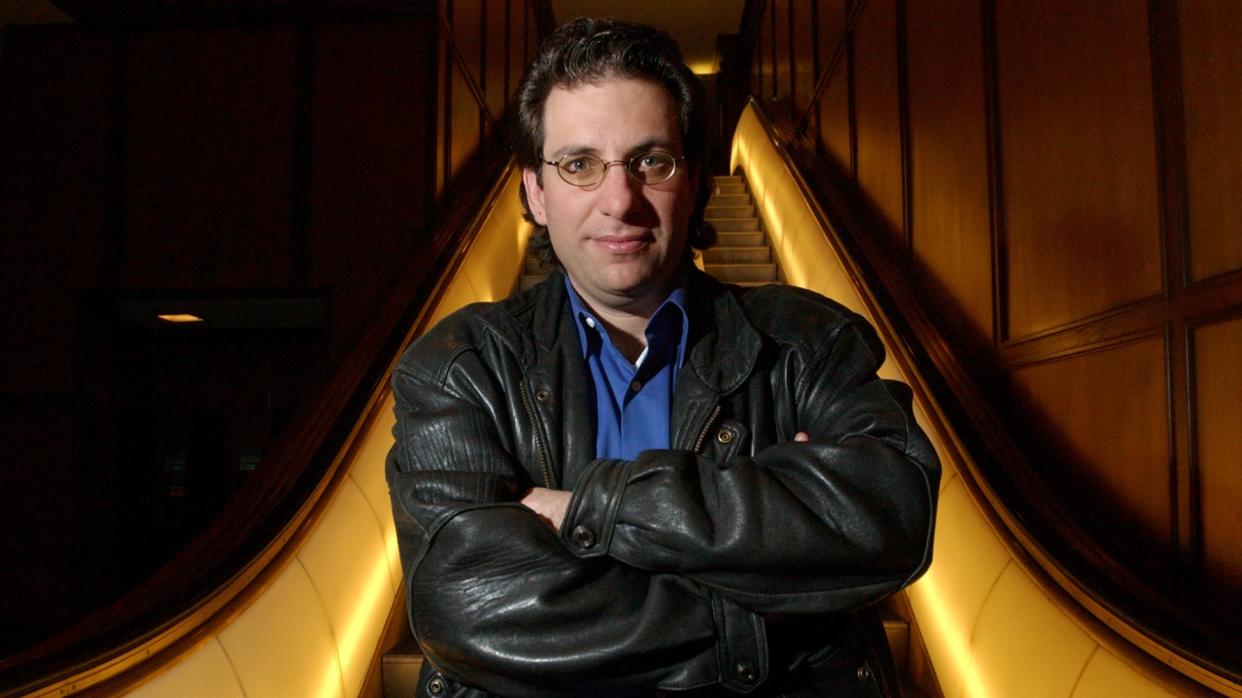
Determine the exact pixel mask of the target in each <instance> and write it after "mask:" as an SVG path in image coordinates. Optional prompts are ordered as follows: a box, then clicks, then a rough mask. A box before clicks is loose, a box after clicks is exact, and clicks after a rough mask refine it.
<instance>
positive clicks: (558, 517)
mask: <svg viewBox="0 0 1242 698" xmlns="http://www.w3.org/2000/svg"><path fill="white" fill-rule="evenodd" d="M572 495H573V493H572V492H565V491H562V490H549V489H546V488H544V487H533V488H531V490H530V492H527V493H526V496H525V497H522V504H523V505H524V506H525V507H527V508H528V509H530V510H531V511H533V512H535V513H536V514H538V515H539V518H541V519H543V520H544V522H545V523H547V524H548V525H549V526H551V527H552V529H553V530H556V531H559V530H561V523H562V522H564V520H565V511H566V510H567V509H568V508H569V499H570V497H571V496H572Z"/></svg>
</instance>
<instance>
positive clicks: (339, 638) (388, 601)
mask: <svg viewBox="0 0 1242 698" xmlns="http://www.w3.org/2000/svg"><path fill="white" fill-rule="evenodd" d="M353 467H355V468H356V467H373V466H367V465H363V464H359V463H355V464H354V466H353ZM380 467H383V466H382V465H381V466H380ZM359 566H360V567H362V566H365V567H366V573H365V575H366V578H365V580H364V581H363V587H362V592H361V593H359V594H358V596H357V597H356V598H355V604H354V608H353V610H352V611H351V613H350V615H349V620H347V621H345V626H344V627H343V628H341V629H340V630H339V631H338V632H337V634H336V643H337V648H336V652H337V656H338V657H339V658H340V662H341V665H342V666H341V675H342V676H345V675H354V676H356V675H363V674H366V670H367V665H369V664H370V662H371V655H372V654H373V653H374V652H375V644H376V640H377V638H376V637H375V635H374V629H375V628H376V627H383V618H384V617H386V616H387V614H388V609H389V608H391V606H392V599H393V591H392V576H391V571H390V570H389V568H388V546H384V547H383V548H381V550H380V554H379V555H376V556H374V557H372V558H371V559H370V560H365V561H359ZM377 620H378V621H379V622H378V624H377V622H376V621H377ZM368 631H371V632H370V633H368ZM346 665H348V666H349V667H350V668H351V669H353V672H352V673H351V672H347V671H346V669H345V666H346ZM326 683H327V680H326V678H325V684H326ZM326 688H327V686H326V685H325V689H326ZM337 689H338V690H339V685H338V686H337ZM325 692H327V691H326V690H325Z"/></svg>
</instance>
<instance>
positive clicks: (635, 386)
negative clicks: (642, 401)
mask: <svg viewBox="0 0 1242 698" xmlns="http://www.w3.org/2000/svg"><path fill="white" fill-rule="evenodd" d="M642 389H643V384H642V383H641V382H639V381H634V382H632V383H630V392H632V393H636V392H638V391H640V390H642Z"/></svg>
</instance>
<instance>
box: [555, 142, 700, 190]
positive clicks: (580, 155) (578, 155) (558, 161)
mask: <svg viewBox="0 0 1242 698" xmlns="http://www.w3.org/2000/svg"><path fill="white" fill-rule="evenodd" d="M653 154H655V155H667V156H668V157H670V158H672V159H673V169H672V170H671V171H670V172H669V173H668V177H665V178H664V179H662V180H660V181H658V182H644V181H643V180H641V179H639V178H638V177H637V176H635V174H634V173H633V172H632V171H631V170H630V165H632V164H633V163H634V162H635V161H636V160H638V159H639V158H643V157H647V156H648V155H653ZM566 158H592V159H594V160H598V161H599V162H600V164H602V165H603V166H604V169H603V171H602V172H601V174H600V176H599V179H598V180H596V181H594V182H591V183H590V184H574V183H573V182H571V181H569V180H568V179H566V178H565V171H564V170H562V169H561V163H562V162H564V161H565V159H566ZM685 159H686V156H685V155H673V154H672V153H669V152H665V151H663V150H644V151H643V152H641V153H638V154H636V155H634V156H633V157H631V158H630V159H628V160H605V159H603V158H601V157H599V156H598V155H593V154H591V153H566V154H564V155H562V156H561V157H559V158H557V159H556V160H542V158H541V160H542V162H543V164H545V165H551V166H552V167H554V168H556V174H557V176H559V177H560V178H561V181H562V182H564V183H566V184H568V185H569V186H571V187H577V188H579V189H590V188H591V187H597V186H599V185H600V184H602V183H603V182H604V180H605V179H607V178H608V168H609V167H612V166H613V165H621V168H622V169H624V170H625V175H626V176H627V177H629V178H630V179H632V180H634V181H635V182H638V183H639V184H641V185H643V186H644V187H654V186H657V185H660V184H664V183H665V182H667V181H669V180H671V179H672V178H673V177H676V176H677V163H678V162H679V161H681V160H685Z"/></svg>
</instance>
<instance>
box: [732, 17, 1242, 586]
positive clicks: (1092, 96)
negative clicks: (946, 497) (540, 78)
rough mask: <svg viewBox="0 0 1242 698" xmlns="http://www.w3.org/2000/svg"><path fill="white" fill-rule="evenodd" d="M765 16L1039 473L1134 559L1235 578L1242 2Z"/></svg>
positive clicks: (818, 128) (1239, 557) (835, 163)
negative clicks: (1240, 40)
mask: <svg viewBox="0 0 1242 698" xmlns="http://www.w3.org/2000/svg"><path fill="white" fill-rule="evenodd" d="M765 6H766V9H765V14H764V15H763V17H762V20H761V21H760V22H758V23H757V27H756V31H755V33H754V39H755V44H754V51H753V54H752V64H751V80H752V91H753V92H754V94H756V95H759V96H760V97H761V98H762V99H765V100H769V101H770V100H778V101H783V102H784V103H785V104H787V105H788V107H789V110H790V111H791V112H792V113H793V115H794V120H795V122H796V124H797V129H798V132H799V134H800V135H801V136H802V138H803V139H804V143H805V144H806V145H807V147H810V148H813V149H815V151H816V152H817V153H818V154H819V156H820V157H821V158H823V159H824V160H825V161H827V162H830V163H832V165H831V166H832V168H833V169H835V170H836V171H837V172H838V173H839V174H840V176H841V177H844V178H846V179H847V180H849V181H851V182H852V183H853V184H854V185H856V187H857V191H858V192H859V194H860V199H861V200H862V201H863V202H864V203H865V204H866V205H868V206H869V207H870V208H871V213H872V214H873V217H874V219H875V220H876V221H878V223H879V224H878V225H877V226H876V227H875V229H874V230H871V231H869V232H868V234H869V235H871V236H872V238H873V239H872V240H871V243H870V244H874V245H879V246H883V247H885V248H886V249H890V250H892V253H893V254H896V255H898V256H900V257H902V258H903V260H904V262H905V263H908V265H909V269H910V272H911V278H912V279H914V280H915V283H917V284H918V285H919V286H921V287H922V289H923V290H924V291H925V296H926V297H927V298H928V299H929V303H928V306H929V308H930V309H931V312H933V313H934V314H936V315H937V320H938V322H939V324H940V325H941V327H942V328H944V330H945V332H946V334H948V335H949V336H951V337H953V338H954V341H955V342H956V343H957V349H958V351H960V352H961V353H962V354H963V355H964V356H965V357H966V361H967V362H968V363H971V364H973V365H977V366H978V367H979V368H978V376H977V378H978V379H979V380H980V381H987V382H988V383H989V384H990V385H989V386H988V389H989V391H991V392H992V393H993V394H995V395H997V396H999V398H1000V399H1001V400H1002V401H1004V402H1005V403H1007V404H1003V405H1001V406H1000V408H1001V409H1004V410H1012V413H1013V414H1014V415H1015V418H1014V420H1013V421H1012V424H1011V426H1012V428H1013V431H1014V432H1015V433H1016V434H1017V435H1018V436H1019V438H1020V439H1022V440H1023V441H1024V442H1025V443H1026V444H1027V445H1028V446H1029V448H1030V449H1031V459H1030V461H1031V462H1032V463H1035V464H1036V465H1035V467H1036V469H1037V470H1038V471H1039V472H1038V473H1035V475H1037V476H1038V477H1039V478H1042V479H1043V480H1044V481H1045V482H1046V484H1047V485H1048V486H1049V489H1050V491H1052V492H1056V493H1058V496H1060V497H1063V499H1064V503H1065V504H1067V505H1068V506H1069V507H1070V508H1071V510H1072V511H1076V512H1078V516H1079V517H1080V518H1081V521H1080V523H1081V524H1083V525H1084V526H1085V527H1086V528H1087V529H1089V530H1091V531H1094V532H1095V534H1096V535H1097V537H1098V541H1099V543H1100V544H1101V545H1103V546H1105V548H1107V549H1110V550H1119V551H1122V554H1123V555H1129V556H1131V557H1132V559H1133V560H1135V566H1136V570H1138V571H1140V573H1141V570H1142V569H1144V565H1148V564H1152V565H1157V566H1160V567H1162V568H1164V569H1165V570H1166V571H1169V570H1172V571H1175V572H1176V573H1177V574H1181V575H1183V576H1182V579H1184V580H1188V581H1189V582H1190V583H1192V584H1193V583H1198V582H1204V581H1207V582H1210V584H1212V585H1216V586H1217V587H1218V588H1220V589H1225V590H1232V591H1226V595H1228V593H1234V592H1236V591H1237V590H1239V589H1242V533H1239V531H1242V519H1239V518H1238V517H1239V514H1238V511H1239V507H1238V506H1237V503H1238V502H1239V501H1240V498H1242V442H1240V441H1239V434H1240V433H1242V382H1240V381H1242V373H1239V370H1238V368H1237V366H1238V365H1239V360H1238V358H1237V357H1238V356H1242V329H1240V328H1242V233H1239V231H1238V225H1239V223H1238V221H1239V220H1242V189H1240V188H1239V187H1242V184H1239V182H1242V136H1240V135H1239V129H1238V128H1237V126H1236V123H1235V122H1236V121H1237V115H1238V114H1239V113H1242V82H1239V81H1238V80H1237V75H1238V74H1240V73H1242V48H1239V43H1238V42H1237V41H1236V37H1237V36H1240V35H1242V5H1239V4H1238V3H1236V2H1232V0H1187V1H1185V2H1179V3H1164V2H1150V3H1149V2H1144V1H1142V0H1125V1H1123V2H1114V3H1098V2H1078V1H1076V0H1031V1H1021V2H1019V1H1018V0H946V1H944V2H936V3H927V2H912V1H908V0H853V1H847V0H825V1H820V2H811V1H809V0H770V1H769V2H767V3H765ZM807 31H810V33H811V36H810V40H809V44H808V41H807V39H806V38H805V37H804V36H803V34H804V33H805V32H807ZM790 66H792V67H790ZM808 84H813V85H814V92H813V94H811V95H807V94H806V85H808ZM998 380H999V382H1000V383H1001V384H1000V385H997V384H996V383H997V381H998ZM1086 552H1088V553H1089V552H1090V551H1086Z"/></svg>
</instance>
